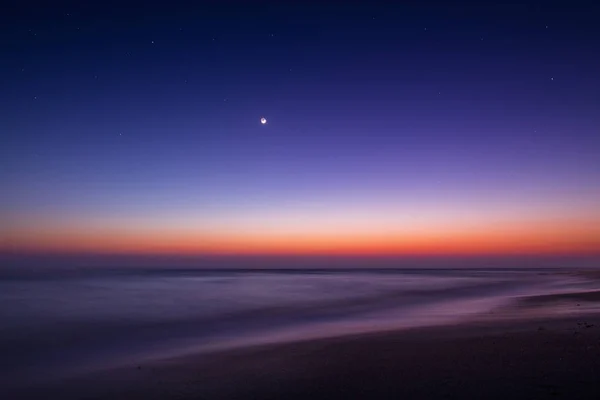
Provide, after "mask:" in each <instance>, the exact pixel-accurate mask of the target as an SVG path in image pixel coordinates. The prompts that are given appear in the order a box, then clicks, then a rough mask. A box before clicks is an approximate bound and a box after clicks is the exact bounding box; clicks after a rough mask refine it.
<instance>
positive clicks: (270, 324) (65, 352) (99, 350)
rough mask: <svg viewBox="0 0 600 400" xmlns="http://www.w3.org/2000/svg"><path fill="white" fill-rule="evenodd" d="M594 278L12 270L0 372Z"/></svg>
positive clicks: (242, 338) (460, 303)
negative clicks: (34, 274)
mask: <svg viewBox="0 0 600 400" xmlns="http://www.w3.org/2000/svg"><path fill="white" fill-rule="evenodd" d="M594 285H595V282H593V281H590V280H589V279H585V278H583V277H581V276H576V275H566V274H555V273H541V272H540V271H539V270H510V271H509V270H502V271H499V270H480V271H477V270H401V271H398V270H394V271H364V270H363V271H335V272H332V271H299V270H297V271H283V270H282V271H196V272H191V271H169V270H161V271H151V272H148V271H145V272H142V271H138V272H136V271H130V272H128V273H119V274H112V275H111V274H103V275H97V276H96V275H91V276H81V277H53V278H50V277H43V278H42V277H40V278H31V277H28V278H26V279H25V278H23V279H18V278H12V279H9V280H3V281H0V321H1V324H0V351H1V352H2V354H3V361H2V363H1V364H0V376H4V377H10V379H15V377H17V376H19V377H28V376H33V375H36V376H38V375H39V372H40V371H45V373H46V374H47V371H48V370H49V369H50V370H52V371H54V372H57V373H58V372H59V371H61V370H66V369H69V368H70V369H73V368H75V369H83V368H86V367H89V366H94V365H96V366H97V365H100V364H102V363H109V362H112V361H111V360H113V361H114V360H116V359H120V360H129V361H133V360H135V359H136V358H140V357H148V356H153V355H159V354H169V352H172V351H175V350H176V349H177V348H180V349H183V348H189V347H194V348H196V349H199V350H210V349H214V348H219V347H223V346H225V345H227V344H232V343H236V344H238V345H240V344H250V343H253V342H261V341H262V342H264V341H276V340H294V339H299V338H303V337H318V336H325V335H335V334H344V333H352V332H361V331H368V330H377V329H388V328H401V327H410V326H419V325H431V324H441V323H448V322H452V321H455V320H460V319H463V318H468V317H470V316H473V315H478V314H481V313H485V312H489V311H490V310H491V309H493V308H495V307H498V306H501V305H503V304H506V303H507V302H509V301H510V300H511V299H512V298H514V297H515V296H523V295H535V294H545V293H554V292H561V291H570V290H583V289H584V288H588V289H589V288H591V287H593V286H594ZM36 371H37V372H36ZM7 379H8V378H7Z"/></svg>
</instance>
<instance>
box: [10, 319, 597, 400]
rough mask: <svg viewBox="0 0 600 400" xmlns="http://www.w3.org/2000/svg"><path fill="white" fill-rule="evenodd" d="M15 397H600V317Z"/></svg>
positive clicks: (412, 336) (160, 370) (407, 337)
mask: <svg viewBox="0 0 600 400" xmlns="http://www.w3.org/2000/svg"><path fill="white" fill-rule="evenodd" d="M3 398H10V399H21V398H22V399H25V398H44V399H46V398H53V399H54V398H56V399H58V398H60V399H337V398H340V399H392V398H399V399H465V398H477V399H479V398H481V399H556V398H564V399H600V318H598V317H597V316H595V317H594V316H587V317H584V316H578V317H576V318H575V317H571V318H560V319H544V320H538V321H531V320H530V321H527V322H524V321H519V322H517V321H506V320H505V321H480V322H471V323H465V324H460V325H453V326H445V327H431V328H419V329H412V330H407V331H400V332H384V333H378V334H368V335H364V334H363V335H354V336H345V337H338V338H328V339H319V340H311V341H304V342H297V343H286V344H272V345H262V346H257V347H252V348H245V349H237V350H229V351H222V352H218V353H213V354H197V355H193V354H191V355H188V356H185V357H178V358H173V359H168V360H158V361H153V362H145V363H142V364H139V365H132V366H130V367H127V368H123V367H121V368H115V369H113V370H106V371H102V372H95V373H91V374H88V375H87V376H81V377H78V378H74V379H70V380H65V381H62V382H55V383H53V384H50V385H45V386H41V387H29V388H27V389H26V388H13V390H12V392H11V393H8V397H7V396H4V397H3Z"/></svg>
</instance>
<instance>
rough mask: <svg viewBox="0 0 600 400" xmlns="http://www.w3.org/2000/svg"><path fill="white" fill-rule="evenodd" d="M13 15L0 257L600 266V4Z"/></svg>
mask: <svg viewBox="0 0 600 400" xmlns="http://www.w3.org/2000/svg"><path fill="white" fill-rule="evenodd" d="M21 3H22V4H20V5H19V3H15V4H13V5H12V6H9V7H7V8H5V9H3V10H2V12H1V13H0V21H1V23H0V52H1V53H0V108H1V110H0V137H1V141H0V182H1V184H2V190H1V191H0V192H1V193H0V250H1V251H4V252H7V251H8V252H13V251H24V252H48V251H50V252H67V253H68V252H84V253H85V252H89V253H92V252H100V253H132V254H153V253H161V254H162V253H167V254H375V255H377V254H400V255H401V254H488V253H489V254H524V253H527V254H555V253H560V254H574V255H577V254H589V253H599V252H600V24H599V23H598V21H599V20H600V5H598V4H597V5H594V4H593V2H588V4H587V5H584V6H578V5H576V4H575V3H574V2H564V3H563V4H562V5H561V6H558V5H556V3H553V4H552V5H549V4H547V3H550V2H538V3H531V4H521V5H493V4H492V2H479V4H468V5H457V4H456V3H455V4H453V5H450V4H448V2H440V3H439V4H433V3H427V2H396V3H403V5H391V4H392V2H387V4H383V5H378V4H376V3H373V2H362V3H358V2H336V3H333V2H297V3H292V2H283V1H279V2H271V3H267V2H249V1H247V2H240V3H233V2H227V1H221V2H198V3H199V4H196V5H193V6H191V5H190V3H187V5H178V4H177V3H176V2H162V3H163V4H162V5H160V6H159V5H153V4H146V5H144V6H143V7H141V6H139V5H137V6H136V5H133V4H128V3H127V2H126V1H122V2H118V3H106V2H77V3H73V4H74V5H70V6H66V5H65V6H63V5H61V4H62V3H61V2H56V3H52V5H46V6H43V7H38V8H36V7H33V6H31V5H29V4H25V2H21ZM48 3H49V4H50V2H48ZM90 3H94V4H90ZM263 117H264V118H266V120H267V123H266V124H261V118H263Z"/></svg>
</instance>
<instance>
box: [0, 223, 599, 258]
mask: <svg viewBox="0 0 600 400" xmlns="http://www.w3.org/2000/svg"><path fill="white" fill-rule="evenodd" d="M0 250H4V251H6V250H8V251H14V250H16V251H30V252H65V253H69V252H74V253H122V254H149V255H151V254H165V255H166V254H174V255H175V254H176V255H211V254H216V255H218V254H221V255H382V256H393V255H485V254H505V255H517V254H597V253H600V227H598V226H595V225H594V224H587V225H577V226H576V227H574V226H571V227H565V226H559V225H554V224H541V223H540V224H536V225H531V226H528V227H527V228H524V227H520V226H510V225H507V226H503V227H495V228H493V229H492V228H488V229H470V230H468V229H462V230H461V229H458V228H457V229H454V230H453V231H445V232H418V231H417V232H415V231H413V232H380V233H377V232H368V233H352V232H344V233H341V232H340V233H331V232H327V233H319V232H315V233H314V234H306V233H297V232H272V231H270V232H268V233H262V234H261V233H257V234H254V235H251V234H242V233H237V234H236V233H219V234H208V233H194V232H188V231H185V232H177V231H167V232H161V231H144V232H135V231H130V232H126V231H123V230H118V229H115V230H103V231H96V232H78V231H75V230H63V231H60V232H59V231H54V232H43V231H37V232H21V233H15V232H13V234H12V235H9V236H6V235H4V237H1V236H0Z"/></svg>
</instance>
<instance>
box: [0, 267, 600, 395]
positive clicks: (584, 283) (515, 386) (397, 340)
mask: <svg viewBox="0 0 600 400" xmlns="http://www.w3.org/2000/svg"><path fill="white" fill-rule="evenodd" d="M0 283H1V284H2V285H3V289H4V290H3V291H2V292H1V293H0V296H4V298H3V303H2V304H4V307H3V308H0V311H2V313H3V315H2V317H3V320H4V321H5V324H4V326H3V328H2V329H1V330H0V338H1V339H2V340H0V347H1V350H2V353H3V354H4V358H3V361H4V362H3V363H2V366H1V369H0V370H1V371H2V374H0V382H1V385H0V395H2V398H8V399H38V398H57V399H58V398H60V399H305V398H311V399H330V398H357V399H358V398H361V399H362V398H369V399H371V398H373V399H388V398H416V399H432V398H433V399H437V398H439V399H448V398H456V399H459V398H491V399H494V398H497V399H500V398H503V399H505V398H516V399H532V398H534V399H535V398H540V399H544V398H569V399H578V398H582V399H587V398H589V399H596V398H600V391H599V385H598V384H597V383H596V382H597V381H598V380H599V379H598V378H600V374H599V373H598V371H600V313H599V305H600V301H599V300H600V296H599V294H598V288H599V284H598V274H597V273H591V272H578V271H570V272H568V273H564V272H562V271H539V270H518V271H509V270H502V271H490V270H477V271H475V270H432V271H407V270H402V271H337V272H331V271H325V272H324V271H268V272H265V271H262V272H256V271H251V272H248V271H244V272H239V271H238V272H222V271H220V272H217V273H214V272H210V273H208V272H192V273H190V272H186V273H181V272H173V271H169V272H168V273H165V274H163V273H162V272H161V273H159V274H157V273H155V272H153V273H151V274H148V273H140V272H139V271H138V272H136V273H135V274H134V275H131V276H127V275H123V274H121V275H118V276H113V275H110V276H103V277H98V276H94V277H84V278H82V277H77V278H76V279H73V278H60V279H57V278H56V277H53V278H52V279H51V280H48V279H47V278H43V279H31V278H26V279H13V280H10V281H9V280H6V281H4V282H0ZM11 293H12V294H11ZM67 294H68V296H67ZM65 299H69V300H68V301H65ZM9 300H10V301H9ZM75 300H78V301H75Z"/></svg>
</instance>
